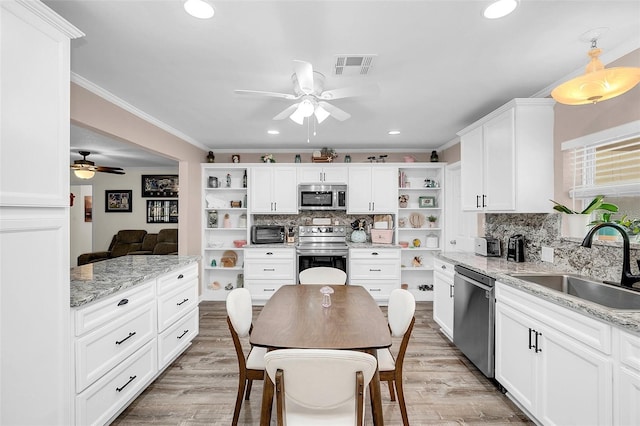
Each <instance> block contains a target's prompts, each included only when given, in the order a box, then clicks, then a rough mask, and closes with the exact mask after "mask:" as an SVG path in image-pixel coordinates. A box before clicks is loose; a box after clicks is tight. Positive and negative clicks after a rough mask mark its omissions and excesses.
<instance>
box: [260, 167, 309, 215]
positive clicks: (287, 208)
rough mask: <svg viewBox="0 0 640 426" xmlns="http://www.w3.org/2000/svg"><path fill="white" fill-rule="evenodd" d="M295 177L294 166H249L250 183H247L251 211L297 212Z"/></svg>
mask: <svg viewBox="0 0 640 426" xmlns="http://www.w3.org/2000/svg"><path fill="white" fill-rule="evenodd" d="M296 178H297V176H296V168H295V167H283V166H264V167H253V168H251V177H250V179H251V183H250V185H249V205H250V206H251V213H262V214H276V213H278V214H296V213H298V202H297V201H298V196H297V185H296Z"/></svg>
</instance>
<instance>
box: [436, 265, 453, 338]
mask: <svg viewBox="0 0 640 426" xmlns="http://www.w3.org/2000/svg"><path fill="white" fill-rule="evenodd" d="M453 267H454V266H453V265H452V264H451V263H447V262H444V261H442V260H440V259H437V258H436V259H434V260H433V320H434V321H435V322H436V323H438V325H439V326H440V327H441V330H442V332H443V333H444V334H445V335H446V336H447V337H448V338H449V340H451V341H453V291H454V289H453V276H454V274H455V271H454V269H453Z"/></svg>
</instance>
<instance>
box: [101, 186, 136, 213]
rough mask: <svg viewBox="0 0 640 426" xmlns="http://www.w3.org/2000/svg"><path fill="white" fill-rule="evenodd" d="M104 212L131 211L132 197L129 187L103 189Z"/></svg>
mask: <svg viewBox="0 0 640 426" xmlns="http://www.w3.org/2000/svg"><path fill="white" fill-rule="evenodd" d="M104 211H105V212H106V213H131V211H132V199H131V190H129V189H107V190H105V191H104Z"/></svg>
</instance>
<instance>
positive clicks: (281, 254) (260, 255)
mask: <svg viewBox="0 0 640 426" xmlns="http://www.w3.org/2000/svg"><path fill="white" fill-rule="evenodd" d="M244 258H245V259H256V260H270V259H289V260H292V261H293V260H294V259H295V251H294V250H293V249H282V248H264V249H259V248H251V249H245V251H244Z"/></svg>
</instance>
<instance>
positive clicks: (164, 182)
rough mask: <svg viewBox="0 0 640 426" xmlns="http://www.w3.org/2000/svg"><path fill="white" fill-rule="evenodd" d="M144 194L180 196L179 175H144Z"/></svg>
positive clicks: (146, 195) (151, 195) (149, 195)
mask: <svg viewBox="0 0 640 426" xmlns="http://www.w3.org/2000/svg"><path fill="white" fill-rule="evenodd" d="M142 196H143V197H146V198H149V197H167V198H175V197H178V175H142Z"/></svg>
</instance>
